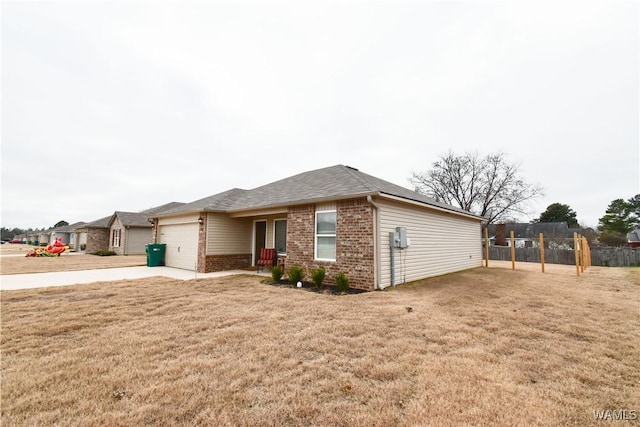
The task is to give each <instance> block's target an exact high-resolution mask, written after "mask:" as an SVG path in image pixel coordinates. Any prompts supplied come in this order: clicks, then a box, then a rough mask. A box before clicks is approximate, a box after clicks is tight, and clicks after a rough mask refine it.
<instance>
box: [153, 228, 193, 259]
mask: <svg viewBox="0 0 640 427" xmlns="http://www.w3.org/2000/svg"><path fill="white" fill-rule="evenodd" d="M158 243H166V245H167V247H166V249H165V254H164V264H165V265H166V266H167V267H176V268H184V269H186V270H195V269H196V262H197V259H198V224H197V223H196V224H175V225H161V226H160V236H159V238H158Z"/></svg>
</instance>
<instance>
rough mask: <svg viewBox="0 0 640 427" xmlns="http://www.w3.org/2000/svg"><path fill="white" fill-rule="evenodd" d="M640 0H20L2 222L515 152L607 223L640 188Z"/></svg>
mask: <svg viewBox="0 0 640 427" xmlns="http://www.w3.org/2000/svg"><path fill="white" fill-rule="evenodd" d="M638 5H639V3H638V2H618V1H607V2H584V1H581V2H568V3H563V2H555V1H554V2H500V1H491V2H484V1H474V2H448V1H440V2H428V1H425V2H419V1H412V2H400V1H385V2H375V1H358V2H328V1H316V2H293V1H291V2H277V3H273V2H239V1H226V2H164V3H156V2H128V1H110V2H109V1H107V2H78V1H73V2H58V1H48V2H38V3H36V2H9V1H3V2H2V6H1V7H2V8H1V11H0V12H1V19H2V94H1V95H2V123H1V124H2V217H1V224H2V226H4V227H9V228H13V227H20V228H29V227H33V228H35V227H49V226H52V225H53V224H55V223H56V222H58V221H59V220H66V221H68V222H70V223H74V222H77V221H86V222H89V221H93V220H96V219H98V218H102V217H105V216H108V215H111V214H112V213H113V212H114V211H116V210H118V211H131V212H136V211H140V210H143V209H147V208H151V207H155V206H158V205H162V204H165V203H168V202H172V201H180V202H191V201H194V200H197V199H200V198H202V197H206V196H209V195H212V194H216V193H219V192H222V191H225V190H228V189H230V188H233V187H239V188H245V189H250V188H255V187H257V186H260V185H263V184H267V183H269V182H272V181H275V180H278V179H281V178H285V177H288V176H291V175H294V174H297V173H300V172H304V171H308V170H313V169H318V168H322V167H326V166H332V165H336V164H346V165H350V166H353V167H356V168H358V169H360V170H361V171H363V172H365V173H368V174H371V175H374V176H377V177H379V178H382V179H385V180H387V181H391V182H393V183H396V184H399V185H403V186H406V187H409V188H410V187H411V184H410V183H409V180H408V179H409V177H410V175H411V173H412V172H414V171H415V172H421V171H426V170H427V169H429V166H430V165H431V164H432V162H434V161H435V160H437V158H438V157H439V156H441V155H443V154H444V153H445V152H447V151H448V150H453V151H454V152H456V153H459V154H462V153H464V152H465V151H475V150H477V151H478V152H480V153H481V154H487V153H490V152H496V151H503V152H505V153H506V154H507V159H508V160H509V161H510V162H513V163H519V164H521V166H520V171H521V173H522V176H523V177H524V178H525V180H527V181H528V182H529V183H531V184H540V185H542V186H543V187H544V189H545V196H544V197H542V198H540V199H538V200H537V201H536V203H534V204H532V205H531V215H530V216H529V217H522V218H521V219H522V220H523V221H529V220H531V219H533V218H535V217H537V216H539V215H540V213H541V212H543V211H544V210H545V209H546V207H547V206H548V205H549V204H551V203H554V202H559V203H564V204H568V205H569V206H571V208H573V209H574V210H575V211H576V212H577V214H578V220H579V221H580V222H581V223H583V224H586V225H588V226H596V225H597V223H598V218H599V217H601V216H602V215H603V214H604V213H605V210H606V208H607V206H608V205H609V203H610V202H611V201H612V200H614V199H617V198H624V199H628V198H630V197H632V196H633V195H635V194H637V193H639V192H640V176H639V170H638V165H639V163H640V154H639V145H640V142H639V128H640V126H639V122H640V117H639V115H640V113H639V108H638V100H639V80H640V77H639V76H640V71H639V67H638V64H639V55H640V43H639V40H640V37H639V31H638V29H639V26H640V25H639V23H640V12H639V7H638Z"/></svg>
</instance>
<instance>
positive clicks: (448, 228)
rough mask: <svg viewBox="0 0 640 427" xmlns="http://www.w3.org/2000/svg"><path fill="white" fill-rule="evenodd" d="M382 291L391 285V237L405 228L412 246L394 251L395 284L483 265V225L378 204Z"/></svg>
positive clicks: (422, 210)
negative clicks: (393, 232)
mask: <svg viewBox="0 0 640 427" xmlns="http://www.w3.org/2000/svg"><path fill="white" fill-rule="evenodd" d="M377 204H378V206H379V208H380V210H379V215H380V229H379V230H378V237H379V242H380V252H379V256H380V276H379V282H380V285H381V287H383V288H384V287H387V286H390V285H391V253H390V248H389V233H390V232H392V231H395V229H396V227H405V228H406V230H407V237H408V239H409V240H410V246H409V247H408V248H406V249H403V250H400V249H395V284H396V285H398V284H401V283H403V282H405V281H406V282H411V281H414V280H419V279H423V278H426V277H432V276H438V275H441V274H446V273H451V272H454V271H460V270H465V269H468V268H473V267H479V266H481V265H482V242H481V239H480V230H481V228H480V221H477V220H473V219H468V218H465V217H462V216H458V215H454V214H448V213H444V212H439V211H436V210H430V209H425V208H421V207H418V206H413V205H408V204H406V205H405V204H401V203H396V202H393V201H388V200H379V201H378V203H377Z"/></svg>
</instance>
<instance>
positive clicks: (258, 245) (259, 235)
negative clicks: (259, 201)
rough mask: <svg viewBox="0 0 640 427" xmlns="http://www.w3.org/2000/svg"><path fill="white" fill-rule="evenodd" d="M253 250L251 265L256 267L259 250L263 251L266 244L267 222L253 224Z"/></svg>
mask: <svg viewBox="0 0 640 427" xmlns="http://www.w3.org/2000/svg"><path fill="white" fill-rule="evenodd" d="M253 240H254V242H255V243H254V248H253V265H256V263H257V262H258V260H259V259H260V250H261V249H264V248H265V247H266V244H267V221H256V222H255V236H254V239H253Z"/></svg>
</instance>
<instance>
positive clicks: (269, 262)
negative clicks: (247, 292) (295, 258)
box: [256, 248, 276, 272]
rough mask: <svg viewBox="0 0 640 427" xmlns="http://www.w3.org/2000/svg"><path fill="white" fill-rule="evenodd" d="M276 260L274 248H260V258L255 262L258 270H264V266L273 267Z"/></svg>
mask: <svg viewBox="0 0 640 427" xmlns="http://www.w3.org/2000/svg"><path fill="white" fill-rule="evenodd" d="M275 262H276V249H275V248H262V249H260V259H259V260H258V262H256V267H257V270H256V271H258V272H260V268H262V269H263V271H264V266H265V265H266V266H268V267H273V265H274V264H275Z"/></svg>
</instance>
